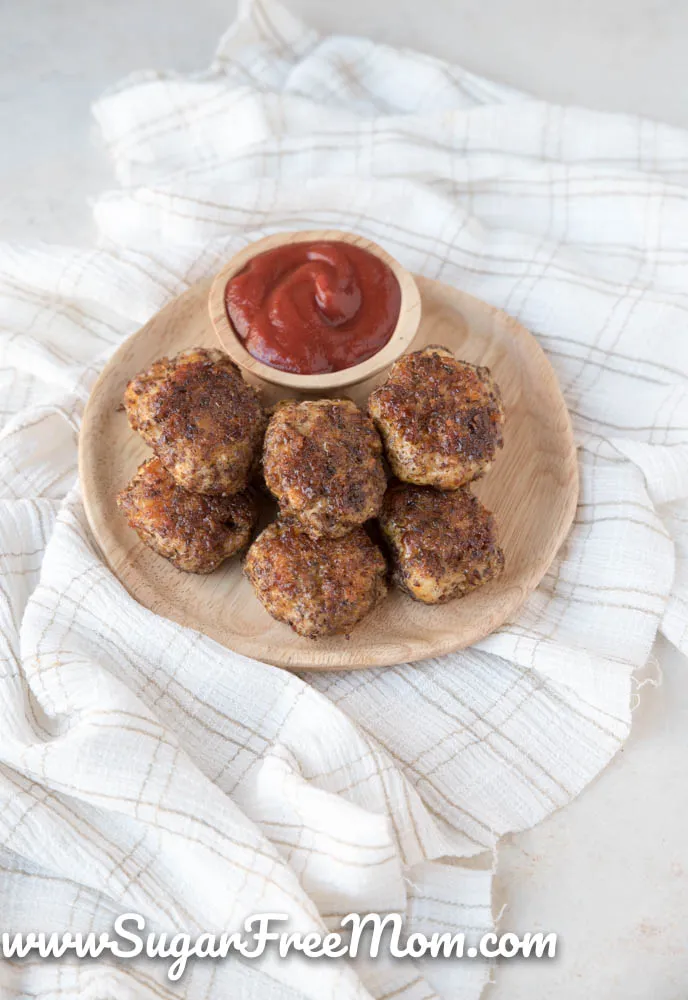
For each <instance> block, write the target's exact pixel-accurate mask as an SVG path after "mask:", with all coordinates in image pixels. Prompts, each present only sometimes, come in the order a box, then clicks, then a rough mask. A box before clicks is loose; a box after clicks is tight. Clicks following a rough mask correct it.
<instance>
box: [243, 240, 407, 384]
mask: <svg viewBox="0 0 688 1000" xmlns="http://www.w3.org/2000/svg"><path fill="white" fill-rule="evenodd" d="M225 303H226V306H227V314H228V316H229V319H230V321H231V323H232V325H233V327H234V329H235V331H236V333H237V335H238V336H239V338H240V339H241V340H242V341H243V344H244V347H245V348H246V350H247V351H248V352H249V354H251V355H253V357H254V358H257V359H258V361H262V362H263V364H266V365H270V367H271V368H279V369H280V370H281V371H285V372H294V373H296V374H299V375H316V374H322V373H324V372H338V371H341V370H342V369H343V368H351V367H352V366H353V365H357V364H360V362H362V361H366V360H367V359H368V358H371V357H372V356H373V355H374V354H377V352H378V351H379V350H381V348H383V347H384V346H385V344H386V343H387V341H388V340H389V339H390V337H391V336H392V334H393V333H394V328H395V327H396V325H397V320H398V319H399V309H400V307H401V289H400V288H399V282H398V281H397V279H396V276H395V275H394V273H393V271H392V269H391V268H390V267H389V266H388V265H387V264H386V263H385V262H384V261H383V260H381V259H380V258H379V257H376V256H375V254H372V253H370V252H369V251H368V250H362V249H361V248H360V247H357V246H354V245H353V244H351V243H344V242H341V241H334V240H333V241H323V242H315V243H292V244H289V245H285V246H279V247H275V248H274V249H273V250H267V251H266V252H265V253H261V254H258V255H257V256H256V257H253V258H252V259H251V260H250V261H249V262H248V264H247V265H246V267H244V268H243V270H241V271H239V273H238V274H236V275H235V276H234V277H233V278H230V280H229V281H228V282H227V287H226V289H225Z"/></svg>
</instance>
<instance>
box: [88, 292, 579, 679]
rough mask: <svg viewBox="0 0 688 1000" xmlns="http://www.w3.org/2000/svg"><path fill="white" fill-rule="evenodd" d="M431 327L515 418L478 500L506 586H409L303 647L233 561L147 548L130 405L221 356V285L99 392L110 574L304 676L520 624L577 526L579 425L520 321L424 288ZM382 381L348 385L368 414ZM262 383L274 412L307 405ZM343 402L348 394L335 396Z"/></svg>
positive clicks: (107, 374)
mask: <svg viewBox="0 0 688 1000" xmlns="http://www.w3.org/2000/svg"><path fill="white" fill-rule="evenodd" d="M416 281H417V285H418V288H419V290H420V294H421V298H422V319H421V323H420V327H419V329H418V332H417V335H416V338H415V340H414V342H413V344H412V345H411V349H413V350H417V349H418V348H420V347H422V346H424V345H426V344H444V345H446V346H447V347H449V348H450V349H451V350H452V351H454V352H455V353H456V355H457V357H459V358H462V359H464V360H467V361H470V362H473V363H480V364H485V365H488V366H489V367H490V368H491V369H492V371H493V373H494V375H495V377H496V379H497V381H498V383H499V385H500V387H501V390H502V394H503V397H504V402H505V409H506V426H505V430H504V449H503V451H502V452H501V453H500V454H499V455H498V457H497V459H496V461H495V464H494V466H493V468H492V470H491V471H490V472H489V473H488V475H487V476H486V477H485V479H484V480H482V481H481V482H479V483H477V484H476V486H475V492H476V493H477V494H478V495H479V496H480V498H481V500H482V501H483V502H484V503H485V504H486V505H487V506H488V507H489V508H490V509H491V510H492V511H494V514H495V517H496V521H497V528H498V535H499V540H500V543H501V545H502V547H503V549H504V553H505V556H506V567H505V572H504V575H503V576H502V577H501V579H500V580H498V581H494V582H493V583H490V584H488V585H487V586H485V587H483V588H481V589H479V590H476V591H474V592H473V593H471V594H469V595H468V596H467V597H465V598H463V599H462V600H457V601H453V602H451V603H449V604H445V605H442V606H437V607H427V606H424V605H421V604H417V603H415V602H413V601H412V600H410V598H408V597H406V596H405V595H403V594H401V593H400V592H399V591H397V590H391V591H390V595H389V597H388V598H387V600H386V601H385V602H384V603H383V604H382V605H381V606H380V607H379V608H376V609H375V611H374V612H373V613H372V614H371V615H370V616H369V617H368V618H367V619H365V620H364V621H363V622H362V623H361V624H359V625H358V626H356V628H355V629H354V630H353V631H352V633H351V635H350V636H349V637H344V636H336V637H334V638H329V639H321V640H317V641H312V640H307V639H302V638H300V637H299V636H297V635H295V634H294V633H293V632H292V631H291V630H290V629H289V628H288V627H287V626H286V625H282V624H280V623H278V622H276V621H274V620H273V619H272V618H271V617H270V616H269V615H268V613H267V612H266V611H265V610H264V609H263V607H262V606H261V605H260V604H259V602H258V600H257V599H256V597H255V596H254V594H253V591H252V589H251V586H250V584H249V583H248V581H247V580H246V579H245V578H244V576H243V574H242V567H241V562H240V560H239V559H233V560H230V561H229V562H227V563H225V564H224V565H223V566H222V567H221V568H220V569H218V570H216V571H215V572H214V573H212V574H211V575H209V576H195V575H190V574H186V573H182V572H180V571H179V570H176V569H175V568H174V567H173V566H172V565H171V564H170V563H169V562H167V561H166V560H165V559H163V558H162V557H161V556H158V555H157V554H156V553H154V552H152V551H151V550H150V549H148V548H146V546H144V545H143V544H142V543H141V542H140V541H139V539H138V537H137V535H136V534H135V532H134V531H132V530H131V528H129V527H128V525H127V523H126V520H125V518H124V517H123V516H122V515H121V514H120V513H119V512H118V510H117V508H116V505H115V497H116V494H117V492H118V491H119V490H120V489H122V487H123V486H124V485H125V484H126V483H127V481H128V480H129V479H130V477H131V476H132V475H133V474H134V472H135V471H136V468H137V467H138V465H139V464H140V463H141V462H142V461H143V460H144V459H145V458H147V457H148V456H149V454H150V452H149V451H148V449H147V448H146V446H145V445H144V443H143V441H142V440H141V439H140V438H139V436H138V435H137V434H134V433H133V432H132V431H131V430H130V428H129V426H128V423H127V418H126V415H125V413H124V412H123V411H122V409H121V406H120V404H121V401H122V394H123V392H124V388H125V386H126V384H127V382H128V381H129V379H130V378H131V377H132V376H133V375H135V374H136V373H137V372H138V371H140V370H141V369H143V368H146V367H147V366H148V365H150V364H151V363H152V362H153V361H154V360H156V359H157V358H159V357H162V356H163V355H171V354H175V353H177V352H178V351H181V350H184V349H186V348H189V347H194V346H205V347H214V346H216V344H217V339H216V335H215V333H214V330H213V327H212V324H211V323H210V320H209V314H208V294H209V288H210V284H211V282H210V281H204V282H201V283H199V284H197V285H195V286H194V287H193V288H191V289H189V291H187V292H185V293H184V294H183V295H181V296H180V297H179V298H177V299H175V300H174V301H173V302H170V303H169V305H167V306H166V307H165V308H164V309H162V310H161V311H160V312H159V313H158V314H157V315H156V316H154V317H153V319H151V320H150V322H148V323H147V324H146V325H145V326H144V327H143V328H142V329H141V330H139V331H138V332H137V333H135V334H133V336H131V337H130V338H129V339H128V340H127V341H126V342H125V343H124V344H123V345H122V347H121V348H120V349H119V350H118V351H117V352H116V354H115V355H114V356H113V357H112V359H111V360H110V361H109V363H108V364H107V366H106V367H105V369H104V370H103V372H102V374H101V376H100V378H99V379H98V381H97V383H96V385H95V386H94V388H93V392H92V393H91V397H90V399H89V401H88V405H87V407H86V412H85V414H84V420H83V425H82V430H81V436H80V442H79V465H80V478H81V486H82V491H83V497H84V504H85V507H86V513H87V515H88V519H89V522H90V525H91V528H92V530H93V534H94V536H95V538H96V541H97V543H98V545H99V546H100V549H101V551H102V553H103V556H104V557H105V559H106V561H107V562H108V564H109V565H110V567H111V569H112V571H113V572H114V573H115V575H116V576H117V577H118V578H119V580H120V581H121V582H122V584H123V585H124V586H125V587H126V589H127V590H128V591H129V593H130V594H131V595H132V596H133V597H135V598H136V600H138V601H139V602H140V603H141V604H143V605H144V606H145V607H147V608H150V609H151V610H152V611H154V612H156V613H157V614H160V615H163V616H165V617H167V618H170V619H172V620H173V621H176V622H179V623H180V624H182V625H186V626H188V627H189V628H193V629H197V630H198V631H199V632H203V633H205V635H208V636H210V637H211V638H213V639H215V640H216V641H217V642H220V643H222V644H223V645H224V646H226V647H227V648H229V649H232V650H235V651H237V652H239V653H243V654H244V655H246V656H250V657H254V658H255V659H259V660H263V661H265V662H267V663H272V664H275V665H277V666H282V667H288V668H292V669H304V670H336V669H357V668H360V667H370V666H381V665H389V664H395V663H403V662H407V661H413V660H420V659H423V658H425V657H430V656H438V655H440V654H442V653H448V652H451V651H453V650H457V649H461V648H463V647H465V646H468V645H470V644H471V643H473V642H476V641H477V640H478V639H481V638H482V637H483V636H486V635H488V634H489V633H490V632H492V631H494V629H496V628H498V627H499V626H500V625H502V624H504V623H505V622H508V621H509V620H511V619H513V618H514V616H515V615H516V613H517V611H518V609H519V607H520V606H521V604H522V603H523V601H524V600H525V598H526V596H527V595H528V594H529V593H530V592H531V591H532V590H533V589H534V588H535V587H536V586H537V584H538V583H539V581H540V580H541V579H542V577H543V576H544V574H545V572H546V571H547V568H548V567H549V565H550V563H551V562H552V559H553V558H554V556H555V554H556V552H557V549H558V548H559V546H560V545H561V543H562V542H563V540H564V538H565V536H566V534H567V532H568V530H569V527H570V525H571V522H572V520H573V516H574V512H575V509H576V502H577V497H578V467H577V462H576V451H575V445H574V441H573V434H572V430H571V422H570V419H569V415H568V411H567V409H566V405H565V403H564V400H563V397H562V395H561V392H560V390H559V385H558V383H557V379H556V376H555V374H554V372H553V370H552V368H551V366H550V364H549V362H548V361H547V359H546V357H545V355H544V353H543V352H542V350H541V349H540V347H539V345H538V343H537V341H536V340H535V338H534V337H532V336H531V334H529V333H528V332H527V331H526V330H525V329H524V328H523V327H522V326H520V325H519V324H518V323H517V322H516V321H515V320H514V319H512V318H511V317H509V316H507V315H506V314H505V313H503V312H501V311H499V310H498V309H494V308H492V307H490V306H488V305H486V304H485V303H483V302H480V301H479V300H478V299H475V298H473V297H472V296H470V295H466V294H465V293H463V292H461V291H458V290H457V289H454V288H450V287H448V286H446V285H443V284H440V283H438V282H435V281H430V280H428V279H426V278H417V279H416ZM384 378H385V372H381V373H379V374H378V375H376V376H375V377H373V378H372V379H370V380H369V381H367V382H364V383H360V384H358V385H355V386H350V387H349V388H348V389H347V395H349V396H350V397H351V398H353V399H354V400H355V401H356V402H357V403H358V404H359V405H360V406H363V407H365V404H366V401H367V397H368V395H369V393H370V392H371V391H372V389H373V388H375V387H376V386H377V385H379V384H380V383H381V382H382V381H384ZM247 379H248V380H249V381H254V382H255V383H256V384H260V385H261V386H262V389H263V397H264V400H265V403H266V404H272V403H274V402H276V401H277V400H278V399H281V398H285V397H287V396H289V397H300V396H301V394H300V393H299V392H297V391H296V390H295V389H288V388H283V387H279V386H275V385H266V384H264V383H262V382H259V381H258V380H257V379H255V377H254V376H251V375H250V374H247ZM328 394H329V395H336V393H333V392H331V393H328Z"/></svg>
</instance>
